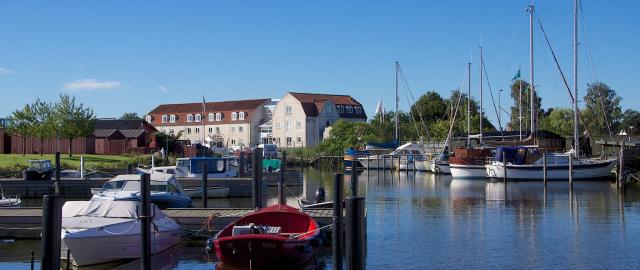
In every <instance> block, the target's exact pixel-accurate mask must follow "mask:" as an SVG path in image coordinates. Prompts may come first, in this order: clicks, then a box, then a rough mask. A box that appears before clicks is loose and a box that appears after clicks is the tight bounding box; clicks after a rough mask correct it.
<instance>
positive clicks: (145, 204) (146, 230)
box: [140, 173, 151, 270]
mask: <svg viewBox="0 0 640 270" xmlns="http://www.w3.org/2000/svg"><path fill="white" fill-rule="evenodd" d="M150 182H151V175H149V174H146V173H145V174H142V175H140V194H141V197H142V198H141V199H140V202H141V203H142V215H140V220H142V224H141V226H142V229H141V231H142V253H141V254H142V258H141V261H142V269H144V270H150V269H151V194H150V191H151V186H150Z"/></svg>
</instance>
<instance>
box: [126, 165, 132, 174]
mask: <svg viewBox="0 0 640 270" xmlns="http://www.w3.org/2000/svg"><path fill="white" fill-rule="evenodd" d="M132 173H133V164H131V163H127V174H132Z"/></svg>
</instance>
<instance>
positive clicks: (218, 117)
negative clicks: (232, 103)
mask: <svg viewBox="0 0 640 270" xmlns="http://www.w3.org/2000/svg"><path fill="white" fill-rule="evenodd" d="M216 121H222V114H221V113H216Z"/></svg>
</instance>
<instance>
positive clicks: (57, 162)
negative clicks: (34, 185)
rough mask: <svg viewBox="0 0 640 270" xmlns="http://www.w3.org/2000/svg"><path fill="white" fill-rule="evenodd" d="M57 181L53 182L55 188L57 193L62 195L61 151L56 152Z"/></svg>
mask: <svg viewBox="0 0 640 270" xmlns="http://www.w3.org/2000/svg"><path fill="white" fill-rule="evenodd" d="M55 159H56V171H55V174H56V178H55V179H56V182H55V183H54V184H53V190H54V194H55V195H60V152H56V157H55Z"/></svg>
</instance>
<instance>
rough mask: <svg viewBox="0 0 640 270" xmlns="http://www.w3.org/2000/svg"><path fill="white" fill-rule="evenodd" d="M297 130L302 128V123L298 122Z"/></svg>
mask: <svg viewBox="0 0 640 270" xmlns="http://www.w3.org/2000/svg"><path fill="white" fill-rule="evenodd" d="M296 128H298V129H300V128H302V122H300V121H296Z"/></svg>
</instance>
